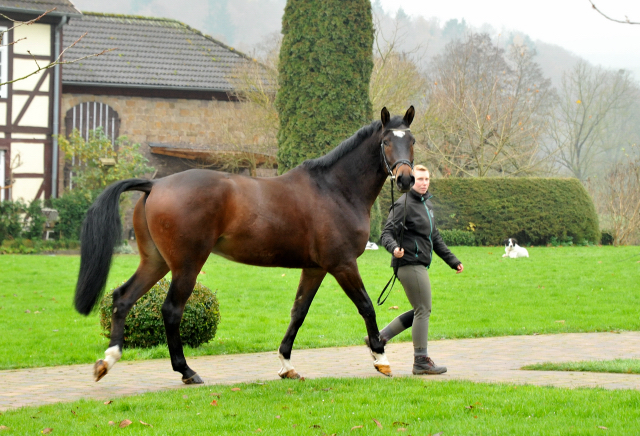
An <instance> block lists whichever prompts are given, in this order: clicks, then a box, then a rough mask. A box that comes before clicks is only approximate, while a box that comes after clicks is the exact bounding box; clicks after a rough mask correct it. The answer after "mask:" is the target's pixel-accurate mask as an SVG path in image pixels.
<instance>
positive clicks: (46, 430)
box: [42, 427, 53, 434]
mask: <svg viewBox="0 0 640 436" xmlns="http://www.w3.org/2000/svg"><path fill="white" fill-rule="evenodd" d="M52 431H53V429H52V428H50V427H47V428H45V429H44V430H42V434H49V433H51V432H52Z"/></svg>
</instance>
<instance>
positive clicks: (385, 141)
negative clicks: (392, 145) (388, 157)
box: [382, 139, 389, 147]
mask: <svg viewBox="0 0 640 436" xmlns="http://www.w3.org/2000/svg"><path fill="white" fill-rule="evenodd" d="M382 143H383V144H384V146H385V147H388V146H389V141H387V140H386V139H385V140H384V141H382Z"/></svg>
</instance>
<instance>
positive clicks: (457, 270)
mask: <svg viewBox="0 0 640 436" xmlns="http://www.w3.org/2000/svg"><path fill="white" fill-rule="evenodd" d="M463 270H464V267H463V266H462V264H460V265H458V266H457V267H456V274H460V273H461V272H462V271H463Z"/></svg>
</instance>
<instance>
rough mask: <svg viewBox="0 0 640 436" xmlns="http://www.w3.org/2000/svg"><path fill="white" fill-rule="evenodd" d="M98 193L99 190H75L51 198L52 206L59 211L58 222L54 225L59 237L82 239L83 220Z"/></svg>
mask: <svg viewBox="0 0 640 436" xmlns="http://www.w3.org/2000/svg"><path fill="white" fill-rule="evenodd" d="M97 194H98V192H86V191H82V190H73V191H66V192H65V193H64V194H62V196H61V197H59V198H52V199H51V200H50V201H51V207H53V208H54V209H56V210H57V211H58V222H57V223H56V225H55V227H54V231H55V233H56V236H57V237H58V238H60V239H63V238H67V239H80V229H81V228H82V221H84V217H85V215H86V214H87V210H89V207H90V206H91V203H93V200H95V198H96V197H97Z"/></svg>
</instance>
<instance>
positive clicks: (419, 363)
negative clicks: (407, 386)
mask: <svg viewBox="0 0 640 436" xmlns="http://www.w3.org/2000/svg"><path fill="white" fill-rule="evenodd" d="M445 372H447V367H445V366H436V364H435V363H434V362H433V360H431V358H430V357H427V356H415V357H414V359H413V373H414V374H415V375H422V374H442V373H445Z"/></svg>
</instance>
